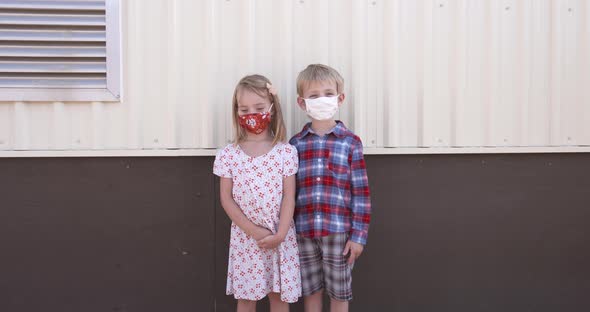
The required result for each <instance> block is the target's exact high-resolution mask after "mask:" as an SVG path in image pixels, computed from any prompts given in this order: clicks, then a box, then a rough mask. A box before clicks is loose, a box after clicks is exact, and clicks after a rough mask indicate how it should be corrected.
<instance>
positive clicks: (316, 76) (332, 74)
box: [297, 64, 344, 96]
mask: <svg viewBox="0 0 590 312" xmlns="http://www.w3.org/2000/svg"><path fill="white" fill-rule="evenodd" d="M312 81H332V82H334V83H335V84H336V91H337V92H338V93H342V91H344V79H343V78H342V76H340V74H339V73H338V71H336V70H335V69H334V68H332V67H330V66H328V65H324V64H311V65H308V66H307V67H306V68H305V69H304V70H303V71H302V72H300V73H299V75H298V76H297V94H298V95H299V96H303V90H304V89H305V88H306V87H307V86H308V85H309V84H310V83H311V82H312Z"/></svg>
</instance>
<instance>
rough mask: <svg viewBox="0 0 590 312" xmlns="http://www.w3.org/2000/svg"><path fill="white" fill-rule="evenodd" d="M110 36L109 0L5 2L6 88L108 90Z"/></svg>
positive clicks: (0, 37)
mask: <svg viewBox="0 0 590 312" xmlns="http://www.w3.org/2000/svg"><path fill="white" fill-rule="evenodd" d="M106 37H107V36H106V14H105V1H84V0H77V1H76V0H70V1H51V0H45V1H23V0H15V1H8V0H0V88H45V89H52V88H59V89H69V88H74V89H102V88H106V87H107V53H106ZM0 92H1V90H0Z"/></svg>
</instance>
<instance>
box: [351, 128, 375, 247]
mask: <svg viewBox="0 0 590 312" xmlns="http://www.w3.org/2000/svg"><path fill="white" fill-rule="evenodd" d="M351 149H352V150H351V159H350V171H351V173H350V180H351V181H350V183H351V191H352V207H351V208H352V231H351V236H350V240H351V241H352V242H355V243H358V244H362V245H365V244H366V243H367V235H368V233H369V222H370V221H371V197H370V193H369V179H368V178H367V169H366V166H365V158H364V157H363V144H362V142H361V140H360V139H359V138H358V137H357V138H356V140H355V141H354V144H353V145H352V147H351Z"/></svg>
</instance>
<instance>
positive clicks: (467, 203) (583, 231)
mask: <svg viewBox="0 0 590 312" xmlns="http://www.w3.org/2000/svg"><path fill="white" fill-rule="evenodd" d="M367 166H368V172H369V179H370V183H371V190H372V195H373V207H374V213H373V220H372V224H371V229H370V232H369V242H368V246H367V248H366V254H365V255H364V257H363V258H362V259H361V260H360V261H359V262H358V265H357V266H356V268H355V272H354V274H353V280H354V282H353V287H354V292H355V301H354V303H353V305H352V306H353V307H354V308H356V309H357V310H361V311H409V312H422V311H424V312H426V311H469V312H473V311H504V312H508V311H514V312H517V311H540V312H543V311H547V312H549V311H590V297H588V296H587V294H588V292H589V291H590V269H589V268H588V265H587V264H588V263H590V247H589V246H590V204H589V203H588V199H589V195H590V191H589V190H590V154H551V155H550V154H518V155H429V156H416V155H407V156H370V157H367Z"/></svg>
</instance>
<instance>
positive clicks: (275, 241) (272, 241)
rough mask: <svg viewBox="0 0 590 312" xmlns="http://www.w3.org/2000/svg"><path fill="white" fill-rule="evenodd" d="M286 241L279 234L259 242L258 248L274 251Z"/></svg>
mask: <svg viewBox="0 0 590 312" xmlns="http://www.w3.org/2000/svg"><path fill="white" fill-rule="evenodd" d="M284 240H285V238H284V237H280V236H279V235H278V234H273V235H269V236H267V237H265V238H263V239H261V240H259V241H257V243H258V247H260V248H265V249H274V248H277V247H278V246H279V245H280V244H281V243H282V242H283V241H284Z"/></svg>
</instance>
